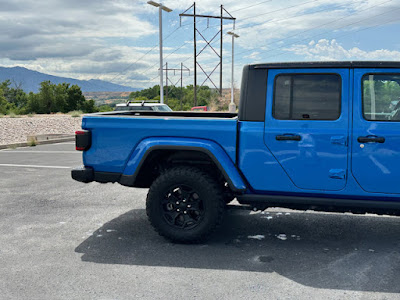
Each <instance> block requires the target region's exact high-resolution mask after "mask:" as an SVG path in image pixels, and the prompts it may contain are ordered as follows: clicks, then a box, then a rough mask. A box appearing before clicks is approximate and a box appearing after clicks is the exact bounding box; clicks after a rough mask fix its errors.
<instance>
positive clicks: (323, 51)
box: [285, 39, 400, 61]
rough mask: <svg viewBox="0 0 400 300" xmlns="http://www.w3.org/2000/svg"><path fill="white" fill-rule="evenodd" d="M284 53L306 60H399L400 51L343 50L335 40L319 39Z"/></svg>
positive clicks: (291, 48) (354, 48) (288, 49)
mask: <svg viewBox="0 0 400 300" xmlns="http://www.w3.org/2000/svg"><path fill="white" fill-rule="evenodd" d="M285 51H289V52H292V53H294V54H296V55H299V56H301V57H304V58H305V59H307V60H389V61H391V60H397V61H398V60H400V51H393V50H387V49H378V50H373V51H365V50H361V49H359V48H357V47H353V48H350V49H345V48H344V47H343V46H342V45H340V44H339V43H338V42H337V41H336V40H334V39H333V40H326V39H321V40H319V41H318V42H315V41H311V42H309V43H308V44H305V45H301V44H300V45H294V46H292V47H290V48H286V49H285Z"/></svg>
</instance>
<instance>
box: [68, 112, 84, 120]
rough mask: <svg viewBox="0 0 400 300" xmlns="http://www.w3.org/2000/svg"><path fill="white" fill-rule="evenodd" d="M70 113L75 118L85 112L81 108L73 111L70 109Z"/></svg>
mask: <svg viewBox="0 0 400 300" xmlns="http://www.w3.org/2000/svg"><path fill="white" fill-rule="evenodd" d="M68 114H70V115H71V117H73V118H77V117H80V116H81V115H82V114H83V112H82V111H81V110H73V111H70V112H69V113H68Z"/></svg>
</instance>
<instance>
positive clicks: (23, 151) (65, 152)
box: [0, 150, 82, 154]
mask: <svg viewBox="0 0 400 300" xmlns="http://www.w3.org/2000/svg"><path fill="white" fill-rule="evenodd" d="M0 152H7V153H61V154H68V153H76V154H82V152H78V151H53V150H50V151H25V150H22V151H18V150H3V151H0Z"/></svg>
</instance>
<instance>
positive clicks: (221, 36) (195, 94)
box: [179, 2, 236, 106]
mask: <svg viewBox="0 0 400 300" xmlns="http://www.w3.org/2000/svg"><path fill="white" fill-rule="evenodd" d="M191 8H193V14H188V13H186V12H187V11H188V10H190V9H191ZM224 12H225V13H227V14H228V15H229V16H228V17H225V16H224ZM179 16H180V17H181V19H182V17H192V18H193V41H194V64H193V65H194V106H197V67H199V68H200V69H201V71H202V72H203V73H204V75H205V76H206V79H205V80H204V81H203V83H202V84H201V85H200V86H203V85H204V83H206V82H207V80H209V81H210V82H211V83H212V84H213V85H214V87H215V88H216V89H217V90H218V92H219V94H220V95H222V49H223V48H222V46H223V44H222V41H223V20H231V21H234V25H233V28H235V20H236V18H234V17H232V15H231V14H230V13H229V12H228V11H227V10H226V9H225V8H224V7H223V5H221V15H220V16H211V15H199V14H196V2H194V3H193V5H192V6H190V7H189V8H188V9H187V10H185V11H184V12H183V13H181V14H179ZM196 18H207V21H208V20H209V19H219V20H220V21H221V28H220V30H219V31H218V32H217V33H216V34H215V35H214V36H213V38H212V39H210V40H208V39H206V38H205V37H204V36H203V34H201V32H200V31H199V30H198V29H197V27H196ZM197 34H199V35H200V37H201V38H202V39H203V40H204V41H205V42H206V45H205V46H204V47H203V48H202V49H201V50H200V51H199V52H197ZM218 35H220V49H219V50H220V51H219V53H218V52H217V51H216V50H215V49H214V47H213V46H212V45H211V43H212V42H213V41H214V39H215V38H216V37H217V36H218ZM207 47H210V48H211V49H212V51H213V52H214V53H215V54H216V55H217V56H218V58H219V63H218V64H217V65H216V66H215V68H214V69H213V70H212V71H211V72H209V71H205V70H204V68H203V67H202V66H201V65H200V63H199V62H198V61H197V58H198V56H199V55H200V54H201V53H202V52H203V51H204V50H205V49H206V48H207ZM218 67H219V69H220V72H219V73H220V74H219V87H217V85H216V84H215V83H214V82H213V81H212V79H211V76H212V74H213V73H214V72H215V71H216V70H217V68H218Z"/></svg>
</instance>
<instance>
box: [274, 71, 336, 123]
mask: <svg viewBox="0 0 400 300" xmlns="http://www.w3.org/2000/svg"><path fill="white" fill-rule="evenodd" d="M340 93H341V77H340V76H339V75H338V74H288V75H286V74H284V75H278V76H277V77H276V78H275V86H274V103H273V109H272V113H273V116H274V118H276V119H279V120H337V119H338V118H339V116H340V103H341V96H340Z"/></svg>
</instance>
